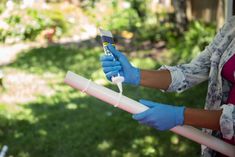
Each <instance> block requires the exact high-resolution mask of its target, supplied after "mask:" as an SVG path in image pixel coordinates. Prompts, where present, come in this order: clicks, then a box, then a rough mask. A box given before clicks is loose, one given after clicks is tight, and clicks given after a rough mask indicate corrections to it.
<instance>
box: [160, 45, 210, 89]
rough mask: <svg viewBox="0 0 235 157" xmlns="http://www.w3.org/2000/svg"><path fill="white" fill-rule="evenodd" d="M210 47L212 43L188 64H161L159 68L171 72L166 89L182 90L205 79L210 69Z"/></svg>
mask: <svg viewBox="0 0 235 157" xmlns="http://www.w3.org/2000/svg"><path fill="white" fill-rule="evenodd" d="M211 49H213V48H212V44H211V45H209V46H208V47H206V49H205V50H204V51H203V52H202V53H200V55H199V56H198V57H197V58H195V59H194V60H192V61H191V62H190V63H188V64H182V65H177V66H165V65H164V66H162V67H161V68H160V69H167V70H169V71H170V73H171V79H172V82H171V85H170V86H169V88H168V89H167V91H168V92H175V91H176V92H182V91H184V90H186V89H188V88H190V87H192V86H194V85H197V84H199V83H201V82H203V81H205V80H207V79H208V75H209V70H210V57H211V52H212V50H211Z"/></svg>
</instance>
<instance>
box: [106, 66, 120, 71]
mask: <svg viewBox="0 0 235 157" xmlns="http://www.w3.org/2000/svg"><path fill="white" fill-rule="evenodd" d="M121 68H122V67H121V66H114V67H104V68H103V71H104V73H109V72H111V71H119V70H121Z"/></svg>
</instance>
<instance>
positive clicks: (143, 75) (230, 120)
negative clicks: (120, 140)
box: [100, 17, 235, 157]
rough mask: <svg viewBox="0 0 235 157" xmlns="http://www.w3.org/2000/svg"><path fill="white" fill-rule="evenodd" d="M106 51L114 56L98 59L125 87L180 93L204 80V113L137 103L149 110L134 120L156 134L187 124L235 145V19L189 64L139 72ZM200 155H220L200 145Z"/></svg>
mask: <svg viewBox="0 0 235 157" xmlns="http://www.w3.org/2000/svg"><path fill="white" fill-rule="evenodd" d="M107 48H108V49H109V51H110V52H111V53H112V54H113V56H108V55H103V56H101V58H100V61H101V64H102V68H103V71H104V73H105V75H106V77H107V79H108V80H111V77H112V76H115V75H117V74H118V73H119V74H120V75H121V76H124V78H125V80H124V83H126V84H132V85H137V86H138V85H141V86H145V87H151V88H156V89H161V90H165V91H167V92H182V91H185V90H187V89H188V88H190V87H193V86H195V85H197V84H199V83H201V82H203V81H206V80H208V91H207V97H206V104H205V108H204V109H195V108H188V107H184V106H173V105H168V104H162V103H158V102H152V101H148V100H140V103H142V104H144V105H146V106H148V107H149V109H148V110H147V111H144V112H142V113H139V114H135V115H133V118H134V119H135V120H137V121H139V122H140V123H141V124H146V125H149V126H151V127H154V128H156V129H158V130H168V129H171V128H173V127H175V126H177V125H191V126H194V127H199V128H203V131H204V132H206V133H208V134H211V135H213V136H216V137H219V138H221V139H223V140H224V141H226V142H228V143H231V144H233V145H234V144H235V138H234V130H235V17H232V18H231V19H230V20H228V21H227V22H226V23H225V24H224V26H223V27H222V28H221V29H220V30H219V32H218V33H217V34H216V36H215V37H214V39H213V41H212V42H211V43H210V44H209V45H208V46H207V47H206V48H205V49H204V50H203V51H202V52H201V53H200V54H199V56H197V57H196V58H194V59H193V60H192V61H191V62H190V63H188V64H181V65H176V66H165V65H163V66H162V67H161V68H160V69H158V70H143V69H139V68H136V67H134V66H133V65H131V64H130V62H129V61H128V59H127V57H126V56H125V55H124V54H123V53H121V52H119V51H118V50H116V49H115V47H113V46H112V45H108V46H107ZM114 58H116V60H114ZM202 156H204V157H212V156H213V157H214V156H223V155H222V154H220V153H218V152H216V151H214V150H211V149H209V148H207V147H205V146H202Z"/></svg>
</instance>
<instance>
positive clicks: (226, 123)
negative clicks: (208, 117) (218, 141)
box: [220, 104, 235, 139]
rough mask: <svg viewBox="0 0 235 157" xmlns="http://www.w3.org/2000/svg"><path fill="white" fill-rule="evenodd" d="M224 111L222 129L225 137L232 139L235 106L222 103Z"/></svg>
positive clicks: (234, 126)
mask: <svg viewBox="0 0 235 157" xmlns="http://www.w3.org/2000/svg"><path fill="white" fill-rule="evenodd" d="M221 108H222V109H223V113H222V115H221V117H220V130H221V133H222V135H223V137H224V138H225V139H232V138H233V136H234V130H235V120H234V119H235V106H234V105H232V104H228V105H222V106H221Z"/></svg>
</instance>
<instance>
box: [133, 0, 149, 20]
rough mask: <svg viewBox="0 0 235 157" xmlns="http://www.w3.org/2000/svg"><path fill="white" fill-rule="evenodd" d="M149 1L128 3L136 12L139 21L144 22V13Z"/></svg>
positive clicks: (141, 0)
mask: <svg viewBox="0 0 235 157" xmlns="http://www.w3.org/2000/svg"><path fill="white" fill-rule="evenodd" d="M148 1H149V0H144V1H143V0H130V1H129V2H130V3H131V7H132V8H133V9H134V10H136V12H137V14H138V16H139V18H140V19H141V21H142V22H144V21H145V19H146V12H147V5H146V4H147V2H148Z"/></svg>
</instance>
